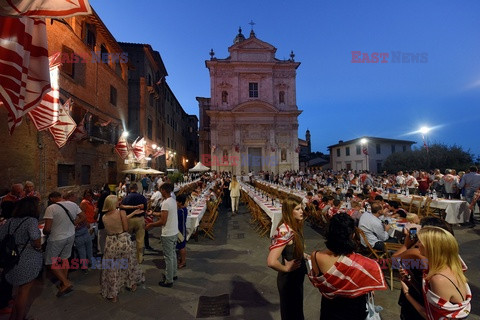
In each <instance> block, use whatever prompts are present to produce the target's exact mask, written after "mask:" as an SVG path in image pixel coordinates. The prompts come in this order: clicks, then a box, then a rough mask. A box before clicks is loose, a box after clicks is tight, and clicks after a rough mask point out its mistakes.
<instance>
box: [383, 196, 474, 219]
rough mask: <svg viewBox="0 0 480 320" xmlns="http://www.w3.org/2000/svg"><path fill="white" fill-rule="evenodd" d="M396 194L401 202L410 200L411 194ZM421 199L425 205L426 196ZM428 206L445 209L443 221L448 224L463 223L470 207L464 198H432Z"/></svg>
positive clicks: (467, 217)
mask: <svg viewBox="0 0 480 320" xmlns="http://www.w3.org/2000/svg"><path fill="white" fill-rule="evenodd" d="M387 196H388V195H385V196H384V198H385V199H387ZM397 196H398V198H399V199H400V201H402V202H403V203H410V201H411V200H412V196H405V195H402V194H399V195H397ZM423 199H424V200H423V204H422V205H425V200H426V198H425V197H423ZM430 208H435V209H440V210H445V221H446V222H448V223H450V224H459V223H465V222H468V221H469V219H470V209H468V203H467V202H466V201H464V200H448V199H435V200H432V203H431V204H430Z"/></svg>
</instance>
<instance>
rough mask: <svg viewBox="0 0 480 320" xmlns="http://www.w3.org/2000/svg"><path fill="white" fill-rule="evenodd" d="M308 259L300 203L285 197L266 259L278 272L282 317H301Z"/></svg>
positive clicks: (296, 319) (296, 318) (298, 318)
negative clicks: (306, 260) (305, 251)
mask: <svg viewBox="0 0 480 320" xmlns="http://www.w3.org/2000/svg"><path fill="white" fill-rule="evenodd" d="M280 257H281V260H282V262H280V261H279V258H280ZM307 258H308V256H307V255H306V254H305V253H304V238H303V210H302V203H301V202H300V201H298V200H297V199H295V198H287V199H286V200H285V201H284V202H283V203H282V219H281V220H280V222H279V224H278V227H277V230H276V232H275V235H274V236H273V238H272V245H271V246H270V253H269V254H268V258H267V264H268V266H269V267H270V268H272V269H274V270H276V271H278V276H277V287H278V293H279V295H280V313H281V316H282V320H287V319H292V320H302V319H304V315H303V280H304V278H305V274H306V273H307V267H306V263H305V259H307Z"/></svg>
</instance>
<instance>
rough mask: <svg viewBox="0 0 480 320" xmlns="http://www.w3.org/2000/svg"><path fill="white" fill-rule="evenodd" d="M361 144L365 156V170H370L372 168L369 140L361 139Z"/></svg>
mask: <svg viewBox="0 0 480 320" xmlns="http://www.w3.org/2000/svg"><path fill="white" fill-rule="evenodd" d="M360 143H361V144H362V152H363V154H364V155H365V170H368V168H369V167H370V166H369V165H368V140H367V139H365V138H362V139H360Z"/></svg>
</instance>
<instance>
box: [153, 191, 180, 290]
mask: <svg viewBox="0 0 480 320" xmlns="http://www.w3.org/2000/svg"><path fill="white" fill-rule="evenodd" d="M172 191H173V185H172V184H171V183H168V182H165V183H164V184H162V186H161V187H160V192H161V194H162V198H163V199H164V200H163V202H162V209H161V212H160V213H154V214H155V215H157V216H159V217H160V219H159V220H158V221H157V222H153V223H149V224H148V225H147V226H146V227H145V230H147V231H148V230H150V229H152V228H153V227H159V226H163V228H162V247H163V255H164V258H165V275H164V279H163V281H160V282H159V283H158V284H159V285H160V286H162V287H166V288H171V287H173V280H177V268H178V266H177V256H176V254H175V247H176V244H177V234H178V215H177V202H176V201H175V200H174V199H173V198H172V197H171V196H170V193H171V192H172Z"/></svg>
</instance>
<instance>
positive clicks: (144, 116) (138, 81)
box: [120, 42, 198, 171]
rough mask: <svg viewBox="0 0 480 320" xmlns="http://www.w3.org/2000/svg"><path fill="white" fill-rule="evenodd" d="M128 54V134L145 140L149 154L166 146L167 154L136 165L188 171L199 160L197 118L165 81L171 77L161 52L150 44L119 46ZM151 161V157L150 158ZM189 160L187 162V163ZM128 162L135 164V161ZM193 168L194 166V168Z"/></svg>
mask: <svg viewBox="0 0 480 320" xmlns="http://www.w3.org/2000/svg"><path fill="white" fill-rule="evenodd" d="M120 45H121V46H122V48H123V49H124V50H125V51H126V52H128V57H129V65H130V71H129V77H128V131H129V132H130V133H131V134H130V138H131V139H135V138H136V137H144V138H145V140H146V141H147V144H146V155H147V156H151V155H153V154H154V153H155V150H154V148H153V147H152V146H156V147H159V146H161V147H164V148H165V155H163V156H160V157H158V158H156V159H152V160H151V161H147V160H143V161H142V162H141V163H136V165H140V166H148V167H153V168H155V169H159V170H161V171H165V170H166V169H167V168H168V169H170V168H172V169H173V168H176V169H179V170H180V171H185V170H187V169H188V168H189V163H190V164H191V163H194V162H195V161H198V147H197V145H198V137H197V131H198V129H197V128H198V119H197V117H196V116H194V115H193V116H192V115H188V114H187V113H186V112H185V111H184V110H183V108H182V106H181V104H180V102H179V101H178V100H177V98H176V97H175V94H174V93H173V91H172V89H171V88H170V86H169V85H168V83H167V82H166V80H165V77H166V76H168V73H167V70H166V68H165V65H164V64H163V61H162V58H161V56H160V53H159V52H158V51H154V50H153V49H152V47H151V46H150V45H148V44H137V43H123V42H122V43H120ZM147 159H148V158H147ZM187 160H188V161H187ZM129 162H130V163H131V162H136V161H134V159H133V158H130V159H129ZM192 166H193V165H192Z"/></svg>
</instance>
